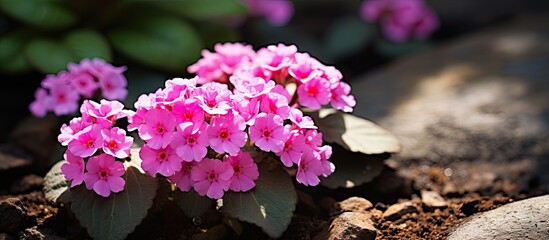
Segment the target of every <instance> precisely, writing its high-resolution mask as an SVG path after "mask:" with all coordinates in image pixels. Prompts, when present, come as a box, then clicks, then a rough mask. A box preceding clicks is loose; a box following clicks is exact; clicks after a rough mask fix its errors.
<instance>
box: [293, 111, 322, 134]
mask: <svg viewBox="0 0 549 240" xmlns="http://www.w3.org/2000/svg"><path fill="white" fill-rule="evenodd" d="M289 119H290V121H292V123H293V125H294V126H295V128H294V129H297V130H299V129H317V128H318V127H317V126H315V123H314V122H313V119H312V118H311V117H309V116H303V112H302V111H301V110H299V109H298V108H292V109H291V110H290V116H289Z"/></svg>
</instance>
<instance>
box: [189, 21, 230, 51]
mask: <svg viewBox="0 0 549 240" xmlns="http://www.w3.org/2000/svg"><path fill="white" fill-rule="evenodd" d="M196 29H197V31H198V33H199V34H200V36H202V39H204V41H205V42H204V45H205V46H207V47H210V48H211V47H212V46H214V45H215V44H216V43H223V42H236V41H239V40H240V39H241V37H240V36H239V34H238V31H237V29H235V28H232V27H229V26H225V25H221V24H213V23H211V22H205V21H204V22H200V23H198V25H197V26H196Z"/></svg>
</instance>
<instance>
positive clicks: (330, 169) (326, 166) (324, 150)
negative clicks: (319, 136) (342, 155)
mask: <svg viewBox="0 0 549 240" xmlns="http://www.w3.org/2000/svg"><path fill="white" fill-rule="evenodd" d="M318 150H319V151H318V153H319V156H320V163H321V164H322V176H324V177H328V176H330V175H331V174H332V173H334V172H335V165H334V163H332V162H330V161H328V160H329V159H330V157H331V156H332V147H331V146H329V145H326V146H322V147H319V148H318Z"/></svg>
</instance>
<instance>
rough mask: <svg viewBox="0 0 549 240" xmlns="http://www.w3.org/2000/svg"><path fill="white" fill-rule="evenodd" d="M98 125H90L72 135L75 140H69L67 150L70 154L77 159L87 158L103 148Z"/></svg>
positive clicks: (100, 128)
mask: <svg viewBox="0 0 549 240" xmlns="http://www.w3.org/2000/svg"><path fill="white" fill-rule="evenodd" d="M102 129H103V128H102V127H101V126H99V125H96V124H94V125H91V126H87V127H86V128H84V129H82V131H80V132H78V133H77V134H76V135H74V137H75V139H73V140H71V141H70V142H69V144H68V148H69V150H70V151H71V153H72V154H74V155H76V156H79V157H89V156H91V155H93V154H94V153H95V152H96V151H97V149H99V148H101V147H103V136H102V135H101V130H102Z"/></svg>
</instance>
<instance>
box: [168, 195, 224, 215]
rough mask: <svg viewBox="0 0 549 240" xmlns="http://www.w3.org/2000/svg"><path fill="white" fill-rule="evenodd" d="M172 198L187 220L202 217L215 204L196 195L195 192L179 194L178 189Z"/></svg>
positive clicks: (206, 198)
mask: <svg viewBox="0 0 549 240" xmlns="http://www.w3.org/2000/svg"><path fill="white" fill-rule="evenodd" d="M174 197H175V202H176V203H177V205H178V206H179V207H180V208H181V210H182V211H183V213H184V214H185V215H186V216H187V217H189V218H194V217H200V216H202V215H204V213H206V211H208V210H209V209H212V208H213V206H214V204H215V201H214V200H212V199H210V198H208V197H203V196H200V195H198V193H197V192H196V191H195V190H191V191H189V192H181V191H180V190H179V189H176V190H175V196H174Z"/></svg>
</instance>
